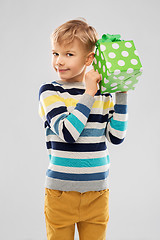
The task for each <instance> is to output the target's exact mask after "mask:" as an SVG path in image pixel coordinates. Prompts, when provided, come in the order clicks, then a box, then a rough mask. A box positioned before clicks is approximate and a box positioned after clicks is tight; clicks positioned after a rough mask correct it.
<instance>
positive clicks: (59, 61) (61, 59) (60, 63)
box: [56, 57, 64, 65]
mask: <svg viewBox="0 0 160 240" xmlns="http://www.w3.org/2000/svg"><path fill="white" fill-rule="evenodd" d="M56 64H57V65H64V60H63V58H62V57H58V58H57V62H56Z"/></svg>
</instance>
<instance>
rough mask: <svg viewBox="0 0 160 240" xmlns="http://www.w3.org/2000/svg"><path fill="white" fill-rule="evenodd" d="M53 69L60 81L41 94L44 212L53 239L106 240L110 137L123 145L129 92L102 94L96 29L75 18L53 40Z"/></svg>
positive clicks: (55, 33)
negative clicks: (96, 63) (96, 66)
mask: <svg viewBox="0 0 160 240" xmlns="http://www.w3.org/2000/svg"><path fill="white" fill-rule="evenodd" d="M51 40H52V51H53V59H52V65H53V68H54V69H55V71H56V72H57V73H58V74H59V77H60V80H56V81H53V82H52V83H45V84H43V85H42V86H41V87H40V90H39V114H40V116H41V118H42V120H43V121H44V128H45V133H46V146H47V150H48V154H49V160H50V163H49V167H48V170H47V172H46V182H45V204H44V213H45V220H46V230H47V239H48V240H55V239H56V240H73V239H74V231H75V223H77V228H78V232H79V237H80V240H90V239H91V240H104V239H105V238H106V230H107V223H108V219H109V209H108V201H109V188H108V185H107V177H108V174H109V165H110V160H109V154H108V149H107V146H106V138H107V139H108V141H109V142H111V143H113V144H120V143H122V142H123V140H124V138H125V134H126V124H127V92H123V93H116V96H115V97H116V98H115V99H116V103H115V105H114V104H113V100H112V96H111V94H109V93H108V94H107V93H106V94H101V93H100V90H99V87H98V83H99V82H100V81H101V76H100V74H99V73H98V72H97V71H94V70H93V69H92V70H90V71H89V72H87V73H86V74H85V71H86V67H87V66H89V65H91V63H92V62H93V59H94V50H95V43H96V42H97V40H98V34H97V33H96V30H95V29H94V28H93V27H91V26H89V25H88V24H87V23H86V22H85V21H82V20H71V21H68V22H66V23H64V24H62V25H61V26H60V27H58V28H57V29H56V30H55V31H54V32H53V34H52V36H51Z"/></svg>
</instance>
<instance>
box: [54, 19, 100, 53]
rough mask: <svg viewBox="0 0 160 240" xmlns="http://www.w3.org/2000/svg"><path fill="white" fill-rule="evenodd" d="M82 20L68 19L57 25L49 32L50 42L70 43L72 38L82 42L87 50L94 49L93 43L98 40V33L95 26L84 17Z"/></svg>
mask: <svg viewBox="0 0 160 240" xmlns="http://www.w3.org/2000/svg"><path fill="white" fill-rule="evenodd" d="M80 19H83V20H78V19H74V20H70V21H67V22H65V23H64V24H62V25H60V26H59V27H57V28H56V29H55V30H54V31H53V33H52V34H51V42H53V43H59V44H61V43H64V44H65V45H67V44H70V43H71V42H72V41H73V40H74V38H77V39H79V40H80V41H81V43H83V45H84V48H85V50H86V51H87V52H92V51H94V50H95V44H96V42H97V41H98V33H97V32H96V30H95V28H94V27H92V26H90V25H89V24H88V23H87V22H86V19H85V18H80Z"/></svg>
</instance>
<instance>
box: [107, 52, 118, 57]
mask: <svg viewBox="0 0 160 240" xmlns="http://www.w3.org/2000/svg"><path fill="white" fill-rule="evenodd" d="M108 56H109V57H110V58H115V57H116V54H115V53H114V52H110V53H109V54H108Z"/></svg>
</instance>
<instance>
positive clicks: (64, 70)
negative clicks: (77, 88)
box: [58, 69, 69, 72]
mask: <svg viewBox="0 0 160 240" xmlns="http://www.w3.org/2000/svg"><path fill="white" fill-rule="evenodd" d="M67 70H69V69H58V71H59V72H66V71H67Z"/></svg>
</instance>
